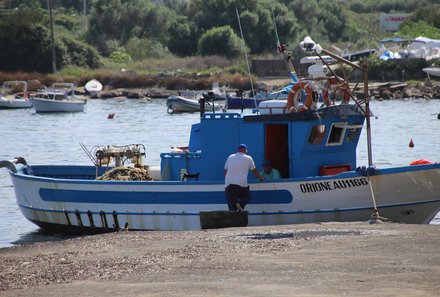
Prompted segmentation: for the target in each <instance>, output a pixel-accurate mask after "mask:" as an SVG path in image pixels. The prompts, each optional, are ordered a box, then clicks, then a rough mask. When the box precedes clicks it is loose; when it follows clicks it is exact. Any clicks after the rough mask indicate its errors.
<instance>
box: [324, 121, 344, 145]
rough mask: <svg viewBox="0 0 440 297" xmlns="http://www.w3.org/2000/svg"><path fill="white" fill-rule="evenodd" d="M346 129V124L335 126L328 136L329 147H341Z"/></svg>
mask: <svg viewBox="0 0 440 297" xmlns="http://www.w3.org/2000/svg"><path fill="white" fill-rule="evenodd" d="M345 129H346V124H345V123H339V124H333V125H332V128H331V130H330V133H329V136H328V140H327V145H329V146H332V145H341V144H342V142H343V140H344V134H345Z"/></svg>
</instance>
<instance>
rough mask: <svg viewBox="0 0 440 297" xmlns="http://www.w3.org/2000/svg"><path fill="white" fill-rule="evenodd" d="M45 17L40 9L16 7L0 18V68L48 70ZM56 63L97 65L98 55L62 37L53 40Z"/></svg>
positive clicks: (92, 50)
mask: <svg viewBox="0 0 440 297" xmlns="http://www.w3.org/2000/svg"><path fill="white" fill-rule="evenodd" d="M46 24H47V20H46V18H45V15H44V14H43V13H42V11H40V10H32V9H28V8H26V9H18V10H13V11H11V12H10V13H8V14H7V15H6V16H5V17H4V18H2V19H1V21H0V44H3V45H5V44H7V45H8V46H4V47H3V48H2V50H1V51H0V69H1V70H5V71H29V72H31V71H39V72H51V71H52V55H51V39H50V37H49V31H48V29H47V26H46ZM55 50H56V57H57V61H56V63H57V66H58V68H59V69H60V68H62V67H63V66H66V65H69V64H71V65H78V66H86V67H92V68H93V67H97V66H99V56H98V54H97V52H96V50H94V49H93V48H91V47H90V46H88V45H86V44H84V43H81V42H80V41H77V40H75V38H74V37H69V36H68V35H67V36H62V37H60V38H57V40H56V43H55Z"/></svg>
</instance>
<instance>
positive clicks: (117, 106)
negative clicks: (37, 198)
mask: <svg viewBox="0 0 440 297" xmlns="http://www.w3.org/2000/svg"><path fill="white" fill-rule="evenodd" d="M165 103H166V100H165V99H156V100H153V101H152V102H148V101H146V100H142V99H140V100H137V99H126V98H121V99H107V100H99V99H93V100H88V102H87V104H86V107H85V111H84V112H80V113H56V114H36V113H35V111H34V110H33V109H21V110H0V127H1V137H0V160H10V159H13V158H15V157H19V156H21V157H24V158H25V159H26V160H27V161H28V163H29V164H30V165H37V164H83V165H91V164H92V161H91V160H90V159H89V158H88V156H87V154H86V153H85V152H84V151H83V150H82V148H81V146H80V143H83V144H84V145H85V146H86V147H87V148H89V149H92V148H93V146H95V145H101V146H102V145H111V144H113V145H127V144H136V143H139V144H144V145H145V147H146V151H147V155H146V158H145V164H147V165H159V163H160V156H159V155H160V153H161V152H168V151H170V150H171V147H174V146H176V145H187V144H188V140H189V134H190V130H191V125H192V124H193V123H196V122H198V121H199V117H200V115H199V113H182V114H168V113H167V108H166V104H165ZM371 109H372V111H373V117H372V118H371V125H372V147H373V149H372V156H373V162H374V165H375V166H376V167H380V168H384V167H393V166H404V165H408V164H409V163H410V162H411V161H413V160H417V159H422V158H423V159H428V160H430V161H433V162H439V161H440V132H439V130H440V120H439V119H437V117H438V114H439V113H440V100H422V99H411V100H388V101H372V102H371ZM246 112H247V113H250V111H246ZM109 113H115V117H114V118H113V119H108V118H107V117H108V114H109ZM411 139H412V140H413V143H414V147H413V148H410V147H409V146H408V144H409V142H410V140H411ZM234 150H235V148H231V153H232V152H233V151H234ZM367 164H368V157H367V145H366V129H365V125H364V129H363V131H362V136H361V139H360V142H359V145H358V164H357V165H358V166H362V165H367ZM0 222H1V223H0V224H1V226H0V247H7V246H12V245H16V244H24V243H29V242H37V241H48V240H59V239H60V238H63V237H62V236H61V235H45V234H42V233H41V232H40V231H39V228H38V227H37V226H35V225H34V224H32V223H30V222H28V221H27V220H26V219H25V218H24V217H23V215H22V214H21V212H20V210H19V209H18V206H17V205H16V202H15V194H14V190H13V188H12V184H11V180H10V178H9V175H8V171H7V170H6V169H5V168H2V169H0ZM432 224H440V215H437V217H436V218H435V219H434V220H433V221H432Z"/></svg>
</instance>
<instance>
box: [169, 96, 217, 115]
mask: <svg viewBox="0 0 440 297" xmlns="http://www.w3.org/2000/svg"><path fill="white" fill-rule="evenodd" d="M166 104H167V111H168V113H179V112H198V111H200V103H199V100H196V99H188V98H185V97H183V96H177V95H172V96H169V97H168V98H167V103H166ZM205 108H206V109H207V110H212V109H213V108H214V110H220V109H221V106H220V105H218V104H216V103H213V102H211V101H205Z"/></svg>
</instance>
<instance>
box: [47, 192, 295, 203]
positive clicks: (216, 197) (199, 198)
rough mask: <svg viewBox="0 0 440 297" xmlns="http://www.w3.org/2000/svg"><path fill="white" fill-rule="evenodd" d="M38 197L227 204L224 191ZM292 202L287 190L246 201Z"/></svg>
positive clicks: (72, 200) (254, 195) (49, 194)
mask: <svg viewBox="0 0 440 297" xmlns="http://www.w3.org/2000/svg"><path fill="white" fill-rule="evenodd" d="M39 193H40V196H41V199H43V200H44V201H49V202H64V203H99V204H139V205H143V204H156V205H160V204H167V205H170V204H180V205H189V204H226V197H225V194H224V192H219V191H215V192H207V191H205V192H153V191H152V192H115V191H112V192H110V191H109V192H104V191H84V190H57V189H45V188H41V189H40V191H39ZM292 201H293V197H292V194H291V193H290V192H289V191H288V190H270V191H254V192H252V196H251V201H250V202H249V204H289V203H291V202H292Z"/></svg>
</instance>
